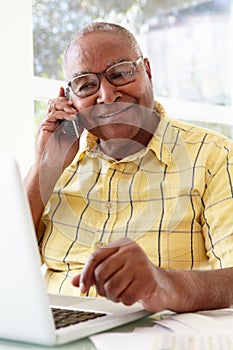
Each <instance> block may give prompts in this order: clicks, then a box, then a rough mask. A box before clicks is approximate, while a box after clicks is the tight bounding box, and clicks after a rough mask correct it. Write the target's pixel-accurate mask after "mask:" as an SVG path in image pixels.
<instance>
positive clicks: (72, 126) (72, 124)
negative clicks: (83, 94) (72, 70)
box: [61, 87, 80, 139]
mask: <svg viewBox="0 0 233 350" xmlns="http://www.w3.org/2000/svg"><path fill="white" fill-rule="evenodd" d="M65 96H66V97H67V98H68V99H70V89H69V88H68V87H67V88H66V94H65ZM76 116H77V118H76V120H63V121H62V122H61V125H62V129H63V132H64V133H65V134H66V135H67V137H69V138H71V139H75V138H79V136H80V135H79V125H78V123H79V114H78V113H77V114H76Z"/></svg>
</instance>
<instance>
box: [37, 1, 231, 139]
mask: <svg viewBox="0 0 233 350" xmlns="http://www.w3.org/2000/svg"><path fill="white" fill-rule="evenodd" d="M93 20H97V21H98V20H103V21H111V22H115V23H119V24H122V25H123V26H126V27H127V28H128V29H129V30H131V31H132V32H133V34H135V35H136V37H137V38H138V40H139V42H140V44H141V46H142V49H143V51H144V53H145V56H147V57H149V59H150V61H151V65H152V69H153V81H154V88H155V94H156V96H157V98H158V100H160V101H161V102H162V103H163V104H164V106H165V107H166V109H167V111H168V113H169V115H170V116H172V117H175V118H178V119H185V120H187V121H190V122H192V123H197V124H199V125H203V126H205V127H209V128H212V129H215V130H217V131H220V132H222V133H224V134H225V135H227V136H229V137H232V136H233V129H232V126H233V118H232V99H233V97H232V95H233V92H232V85H233V84H232V80H233V69H232V64H233V63H232V61H233V57H232V50H231V48H230V45H232V44H231V43H232V42H233V40H232V36H233V5H232V1H231V0H195V1H193V0H173V1H171V0H153V1H148V0H125V1H124V2H118V1H116V0H109V1H107V2H106V1H96V0H82V1H81V0H80V1H77V0H70V1H69V2H67V1H65V0H61V1H59V2H57V1H54V0H50V1H48V0H34V1H33V26H34V75H35V114H36V119H35V123H37V122H38V120H39V119H40V118H41V116H42V114H43V110H44V106H45V101H46V100H47V99H48V98H50V97H54V96H56V95H57V91H58V87H59V86H60V84H62V85H63V86H65V84H64V82H63V73H62V69H61V62H62V56H63V52H64V50H65V47H66V45H67V43H68V42H69V40H70V38H71V37H72V35H73V34H74V33H75V32H76V31H78V30H79V29H80V28H81V27H83V26H84V25H86V24H88V23H89V22H91V21H93Z"/></svg>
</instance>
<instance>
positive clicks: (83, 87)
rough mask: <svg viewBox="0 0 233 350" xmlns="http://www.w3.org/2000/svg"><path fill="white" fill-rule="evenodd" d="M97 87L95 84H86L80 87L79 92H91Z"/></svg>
mask: <svg viewBox="0 0 233 350" xmlns="http://www.w3.org/2000/svg"><path fill="white" fill-rule="evenodd" d="M95 87H96V84H95V83H86V84H82V85H81V86H79V87H78V91H83V90H90V89H93V88H95Z"/></svg>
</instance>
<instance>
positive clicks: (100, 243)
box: [94, 242, 104, 249]
mask: <svg viewBox="0 0 233 350" xmlns="http://www.w3.org/2000/svg"><path fill="white" fill-rule="evenodd" d="M103 245H104V244H103V242H95V244H94V249H98V248H100V247H102V246H103Z"/></svg>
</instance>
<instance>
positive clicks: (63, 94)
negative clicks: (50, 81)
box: [58, 86, 65, 97]
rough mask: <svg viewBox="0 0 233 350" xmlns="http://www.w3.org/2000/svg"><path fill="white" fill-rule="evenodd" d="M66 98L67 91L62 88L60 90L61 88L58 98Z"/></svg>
mask: <svg viewBox="0 0 233 350" xmlns="http://www.w3.org/2000/svg"><path fill="white" fill-rule="evenodd" d="M64 96H65V90H64V88H63V87H62V86H61V87H60V88H59V95H58V97H64Z"/></svg>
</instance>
